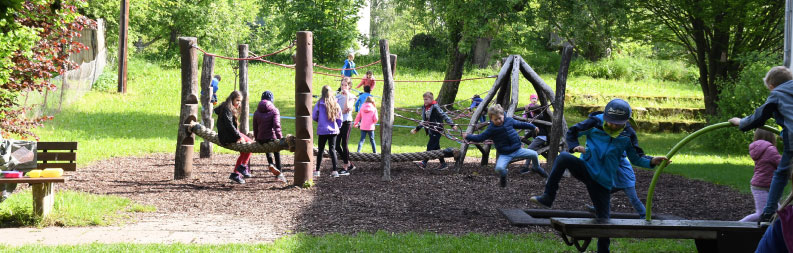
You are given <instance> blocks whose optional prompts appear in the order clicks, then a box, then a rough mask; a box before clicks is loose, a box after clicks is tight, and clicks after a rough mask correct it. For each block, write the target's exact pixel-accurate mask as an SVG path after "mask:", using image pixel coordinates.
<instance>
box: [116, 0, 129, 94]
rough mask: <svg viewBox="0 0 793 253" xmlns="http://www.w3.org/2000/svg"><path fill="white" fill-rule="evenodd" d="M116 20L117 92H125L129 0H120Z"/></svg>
mask: <svg viewBox="0 0 793 253" xmlns="http://www.w3.org/2000/svg"><path fill="white" fill-rule="evenodd" d="M119 13H120V17H119V20H118V24H119V32H118V93H127V40H129V0H121V10H120V11H119Z"/></svg>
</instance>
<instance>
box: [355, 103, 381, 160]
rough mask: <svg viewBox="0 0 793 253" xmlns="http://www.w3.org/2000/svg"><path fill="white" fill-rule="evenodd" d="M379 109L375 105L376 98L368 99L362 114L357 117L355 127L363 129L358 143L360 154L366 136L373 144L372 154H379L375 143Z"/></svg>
mask: <svg viewBox="0 0 793 253" xmlns="http://www.w3.org/2000/svg"><path fill="white" fill-rule="evenodd" d="M377 120H378V119H377V107H376V106H375V104H374V98H372V97H367V98H366V103H364V104H363V108H361V112H360V113H358V115H356V116H355V125H354V126H355V127H359V128H360V129H361V139H360V140H359V141H358V153H360V152H361V146H362V145H363V140H364V138H366V136H367V135H368V136H369V142H370V143H372V153H377V146H376V144H375V142H374V125H375V124H376V123H377Z"/></svg>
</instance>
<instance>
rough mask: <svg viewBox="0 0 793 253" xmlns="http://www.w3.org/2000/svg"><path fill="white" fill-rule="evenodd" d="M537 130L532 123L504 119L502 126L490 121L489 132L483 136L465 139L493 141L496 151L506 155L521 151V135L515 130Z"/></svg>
mask: <svg viewBox="0 0 793 253" xmlns="http://www.w3.org/2000/svg"><path fill="white" fill-rule="evenodd" d="M535 128H536V126H534V125H533V124H531V123H528V122H522V121H518V120H515V119H512V118H508V117H504V123H503V124H501V125H500V126H496V125H495V124H493V121H490V125H487V130H485V131H484V132H483V133H482V134H472V135H468V136H466V137H465V139H466V140H469V141H475V142H483V141H485V140H487V139H492V140H493V144H495V146H496V151H498V153H499V154H502V155H506V154H511V153H512V152H515V151H516V150H518V149H520V146H521V142H520V135H518V131H515V129H530V130H529V131H534V129H535Z"/></svg>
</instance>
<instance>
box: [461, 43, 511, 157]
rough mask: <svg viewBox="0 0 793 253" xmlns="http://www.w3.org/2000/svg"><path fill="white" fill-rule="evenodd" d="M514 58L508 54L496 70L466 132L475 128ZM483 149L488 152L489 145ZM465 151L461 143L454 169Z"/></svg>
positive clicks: (465, 147) (466, 147) (464, 146)
mask: <svg viewBox="0 0 793 253" xmlns="http://www.w3.org/2000/svg"><path fill="white" fill-rule="evenodd" d="M514 58H515V57H514V56H512V55H510V56H509V57H507V59H506V60H505V61H504V65H503V66H501V71H499V72H498V78H496V81H495V83H493V86H492V87H490V91H488V92H487V96H485V98H484V100H482V103H479V106H477V107H476V111H474V114H473V116H472V117H471V121H470V123H469V124H468V128H467V129H466V130H465V133H466V134H471V133H473V132H474V129H475V128H476V126H475V124H476V123H477V122H478V120H479V117H480V116H481V115H482V113H483V112H484V111H485V109H486V108H487V104H489V103H490V101H492V100H493V98H494V97H495V95H496V91H498V88H499V87H500V85H499V84H501V83H502V82H503V80H504V77H505V76H506V75H507V72H508V71H509V70H510V69H511V68H512V61H513V59H514ZM484 149H485V150H486V151H487V152H488V154H489V150H490V149H489V147H485V148H484ZM467 152H468V144H466V143H463V144H462V145H461V147H460V157H459V158H457V159H456V160H457V161H455V164H454V169H455V170H457V171H459V170H460V168H462V167H463V162H464V161H465V154H466V153H467ZM483 156H484V152H483Z"/></svg>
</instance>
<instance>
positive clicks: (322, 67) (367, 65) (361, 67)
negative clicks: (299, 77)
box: [314, 60, 380, 71]
mask: <svg viewBox="0 0 793 253" xmlns="http://www.w3.org/2000/svg"><path fill="white" fill-rule="evenodd" d="M378 63H380V60H377V61H375V62H372V63H369V64H366V65H363V66H360V67H355V68H351V69H336V68H331V67H325V66H322V65H319V64H317V65H314V67H318V68H321V69H327V70H335V71H345V70H356V69H363V68H366V67H369V66H372V65H375V64H378Z"/></svg>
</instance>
